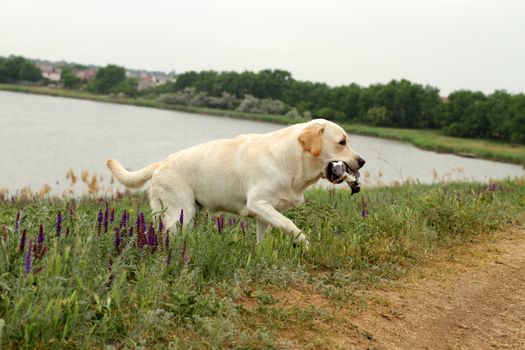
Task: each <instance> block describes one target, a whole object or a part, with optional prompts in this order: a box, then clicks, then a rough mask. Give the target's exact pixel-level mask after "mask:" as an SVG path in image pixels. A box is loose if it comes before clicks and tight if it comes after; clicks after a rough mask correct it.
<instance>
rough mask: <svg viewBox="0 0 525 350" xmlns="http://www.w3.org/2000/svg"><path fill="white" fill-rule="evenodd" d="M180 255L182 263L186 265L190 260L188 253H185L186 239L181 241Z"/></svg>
mask: <svg viewBox="0 0 525 350" xmlns="http://www.w3.org/2000/svg"><path fill="white" fill-rule="evenodd" d="M180 255H181V257H182V261H183V262H184V265H188V263H189V262H190V257H189V256H188V254H186V240H184V241H183V242H182V251H181V253H180Z"/></svg>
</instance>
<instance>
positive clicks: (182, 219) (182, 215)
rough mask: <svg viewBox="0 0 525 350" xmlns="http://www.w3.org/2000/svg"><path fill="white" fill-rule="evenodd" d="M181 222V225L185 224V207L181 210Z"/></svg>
mask: <svg viewBox="0 0 525 350" xmlns="http://www.w3.org/2000/svg"><path fill="white" fill-rule="evenodd" d="M179 224H180V226H182V225H184V209H181V210H180V215H179Z"/></svg>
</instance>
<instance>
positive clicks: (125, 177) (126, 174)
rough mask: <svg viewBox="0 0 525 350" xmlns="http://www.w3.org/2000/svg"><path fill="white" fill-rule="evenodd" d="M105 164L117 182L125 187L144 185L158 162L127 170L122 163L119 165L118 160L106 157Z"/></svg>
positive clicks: (158, 164) (157, 165)
mask: <svg viewBox="0 0 525 350" xmlns="http://www.w3.org/2000/svg"><path fill="white" fill-rule="evenodd" d="M106 165H107V167H108V168H109V170H111V172H112V173H113V175H115V177H116V178H117V180H118V182H120V183H121V184H123V185H124V186H126V187H131V188H137V187H140V186H142V185H144V184H145V183H146V181H148V180H149V179H151V177H152V176H153V173H154V172H155V169H157V168H158V167H159V166H160V162H157V163H153V164H150V165H148V166H146V167H145V168H144V169H141V170H138V171H127V170H126V169H124V167H123V166H122V165H120V163H119V162H117V161H116V160H114V159H108V160H107V161H106Z"/></svg>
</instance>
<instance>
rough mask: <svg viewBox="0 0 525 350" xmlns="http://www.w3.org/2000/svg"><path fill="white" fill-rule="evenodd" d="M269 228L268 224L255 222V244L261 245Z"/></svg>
mask: <svg viewBox="0 0 525 350" xmlns="http://www.w3.org/2000/svg"><path fill="white" fill-rule="evenodd" d="M269 228H270V224H268V223H266V222H264V221H261V220H257V244H259V243H261V242H262V240H263V239H264V234H265V233H266V231H268V229H269Z"/></svg>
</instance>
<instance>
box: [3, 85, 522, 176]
mask: <svg viewBox="0 0 525 350" xmlns="http://www.w3.org/2000/svg"><path fill="white" fill-rule="evenodd" d="M0 90H8V91H14V92H25V93H33V94H41V95H48V96H61V97H68V98H78V99H86V100H93V101H99V102H109V103H119V104H127V105H134V106H141V107H150V108H158V109H167V110H176V111H183V112H188V113H199V114H207V115H215V116H223V117H230V118H237V119H249V120H257V121H266V122H272V123H279V124H294V123H297V122H298V120H297V119H293V118H290V117H287V116H284V115H269V114H254V113H243V112H237V111H230V110H220V109H211V108H199V107H190V106H181V105H171V104H167V103H162V102H158V101H156V100H154V99H152V98H144V97H139V98H129V97H118V96H107V95H96V94H91V93H88V92H85V91H73V90H67V89H56V88H52V89H50V88H42V87H31V86H20V85H11V84H0ZM343 127H344V128H345V129H346V130H347V131H348V132H350V133H354V134H361V135H368V136H375V137H381V138H388V139H394V140H399V141H404V142H409V143H411V144H413V145H414V146H416V147H419V148H423V149H428V150H433V151H436V152H443V153H453V154H459V155H465V154H467V155H470V156H475V157H478V158H484V159H490V160H497V161H503V162H509V163H516V164H522V165H524V166H525V145H512V144H508V143H501V142H497V141H491V140H482V139H465V138H459V137H451V136H446V135H443V134H441V133H440V132H439V131H435V130H421V129H401V128H382V127H374V126H365V125H357V124H345V125H343Z"/></svg>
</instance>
